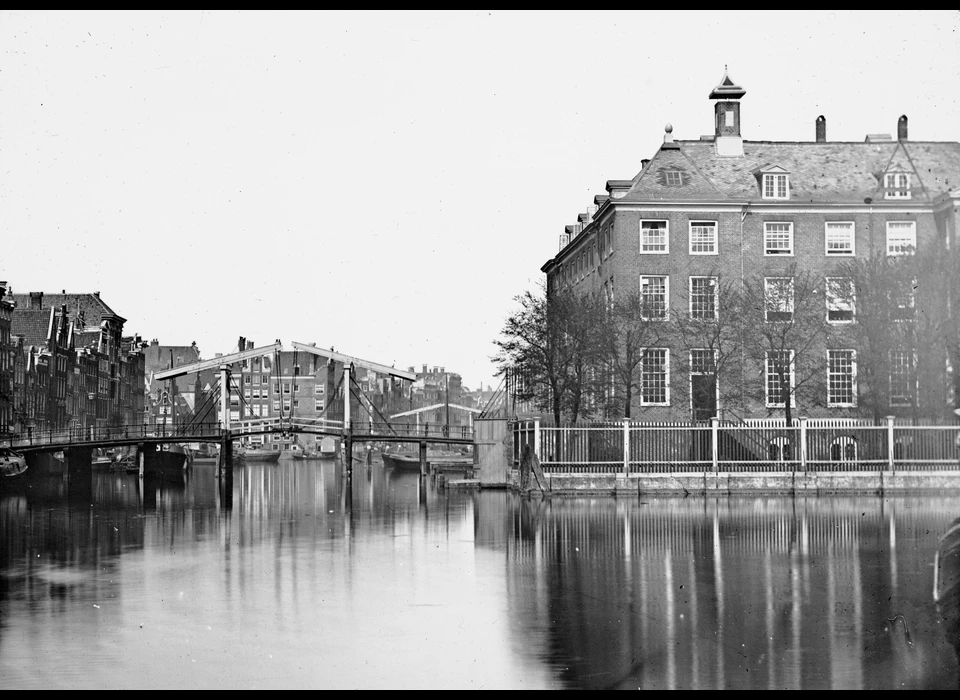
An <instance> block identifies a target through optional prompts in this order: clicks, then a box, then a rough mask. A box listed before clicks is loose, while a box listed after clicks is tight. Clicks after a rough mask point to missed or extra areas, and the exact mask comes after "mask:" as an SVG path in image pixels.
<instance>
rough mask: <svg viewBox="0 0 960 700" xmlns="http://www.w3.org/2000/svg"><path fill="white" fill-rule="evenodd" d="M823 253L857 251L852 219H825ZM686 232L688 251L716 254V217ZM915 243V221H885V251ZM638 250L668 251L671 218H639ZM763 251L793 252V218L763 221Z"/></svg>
mask: <svg viewBox="0 0 960 700" xmlns="http://www.w3.org/2000/svg"><path fill="white" fill-rule="evenodd" d="M824 227H825V229H824V253H825V254H826V255H828V256H831V257H837V256H841V257H843V256H853V255H856V235H855V234H856V226H855V224H854V223H853V222H852V221H828V222H826V223H825V224H824ZM689 228H690V231H689V236H688V251H689V253H690V255H718V254H719V253H720V244H719V239H718V232H717V222H716V221H691V222H690V226H689ZM916 247H917V223H916V222H915V221H888V222H887V229H886V251H887V255H910V254H912V252H913V251H914V250H915V249H916ZM640 252H641V253H644V254H646V255H667V254H669V253H670V222H669V221H667V220H663V219H657V220H647V219H644V220H642V221H641V222H640ZM763 254H764V255H765V256H784V255H787V256H790V255H794V254H795V246H794V236H793V222H791V221H766V222H764V224H763Z"/></svg>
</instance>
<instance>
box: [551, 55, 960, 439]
mask: <svg viewBox="0 0 960 700" xmlns="http://www.w3.org/2000/svg"><path fill="white" fill-rule="evenodd" d="M745 94H746V91H745V90H744V89H743V88H742V87H740V86H738V85H736V84H735V83H734V82H733V81H732V80H731V79H730V77H729V75H727V74H726V72H725V74H724V76H723V79H722V81H721V83H720V84H719V85H718V86H717V87H715V88H714V89H713V90H712V91H711V92H710V94H709V99H710V100H712V101H713V105H714V106H713V111H714V115H713V118H714V132H713V134H712V135H708V136H700V137H699V138H697V139H693V140H685V139H680V138H675V136H674V134H673V133H672V128H671V126H670V125H669V124H668V125H667V126H666V133H665V135H664V138H663V144H662V145H661V146H660V148H659V150H658V151H657V152H656V153H655V154H653V156H652V158H650V159H649V160H642V161H641V170H640V171H639V172H638V173H637V175H636V176H635V177H634V178H632V179H630V180H609V181H607V183H606V191H607V193H606V195H599V196H597V197H595V199H594V202H593V204H594V206H592V207H590V208H589V210H588V211H587V212H586V213H584V214H581V215H580V216H579V217H578V222H577V224H575V225H572V226H567V227H566V228H565V230H564V233H563V234H562V235H561V236H560V250H559V252H558V253H557V254H556V255H555V256H554V257H553V258H551V259H550V260H549V261H547V262H546V264H544V265H543V267H542V268H541V270H542V272H544V273H545V274H546V277H547V290H548V291H547V293H548V294H556V293H557V292H558V291H559V290H564V289H572V290H575V291H578V292H581V293H586V292H596V293H599V294H602V295H604V296H605V297H606V299H607V300H608V302H612V301H613V300H615V299H616V298H618V297H619V296H620V295H623V294H626V293H629V292H630V291H631V290H640V292H641V294H642V298H643V299H644V306H645V308H647V309H648V313H650V314H651V315H652V316H655V317H658V320H662V321H669V320H670V319H671V318H676V317H675V316H674V315H676V314H681V315H684V316H683V317H684V318H691V317H693V318H697V317H699V318H701V319H703V318H705V317H711V318H712V317H719V313H720V311H722V310H723V308H724V307H723V305H724V299H723V298H722V297H719V298H718V296H717V289H718V288H722V287H718V285H719V284H720V280H723V281H724V282H732V283H733V284H734V285H740V286H741V287H742V285H744V284H746V283H747V281H748V280H750V279H751V278H753V277H762V280H763V281H762V284H764V285H766V287H764V288H765V289H767V288H772V287H775V286H776V285H777V284H783V287H782V288H783V289H786V290H788V292H789V295H792V294H793V287H792V285H793V278H792V277H790V279H786V278H787V277H789V276H790V275H796V274H800V271H803V270H807V271H813V272H815V273H816V274H818V275H820V276H821V279H822V280H823V281H824V287H823V294H822V298H821V299H822V300H821V305H822V313H823V319H824V322H825V323H826V324H827V329H826V333H825V337H826V340H825V341H824V347H823V348H822V349H821V350H820V351H818V352H820V353H821V357H822V373H823V376H822V378H821V379H822V381H821V382H819V383H818V384H817V389H816V390H814V389H813V388H811V389H804V390H801V389H800V388H797V390H796V396H795V397H794V398H793V399H792V400H793V401H794V403H792V404H791V405H796V412H795V413H794V415H808V416H811V417H813V416H838V417H840V416H848V417H849V416H857V415H859V416H863V415H864V414H866V413H869V414H870V416H871V417H873V416H876V415H884V414H890V415H898V416H899V415H905V416H906V415H912V416H914V417H916V418H920V419H923V420H931V421H935V422H942V421H945V420H948V421H952V420H953V417H952V408H953V407H954V406H955V405H956V401H957V398H956V397H957V391H956V382H957V372H955V371H954V369H955V368H958V363H960V349H958V337H957V336H958V331H957V327H958V325H960V324H958V319H957V301H958V285H960V282H958V279H960V269H958V265H957V260H958V258H957V246H958V238H957V236H958V207H960V143H957V142H927V141H911V140H909V138H908V121H907V117H906V116H901V117H900V118H899V121H898V123H897V124H896V137H893V136H892V135H888V134H868V135H867V136H866V137H865V138H864V140H863V141H859V142H836V141H829V140H828V139H827V120H826V118H825V117H824V116H818V117H816V118H815V120H813V124H812V128H811V137H812V140H811V141H804V142H788V141H751V140H748V139H747V138H745V136H747V135H745V134H742V133H741V107H742V103H741V99H742V98H743V97H744V95H745ZM902 256H915V258H916V260H917V264H918V265H920V262H921V260H922V261H926V262H924V263H923V265H926V267H923V265H920V266H919V267H918V268H917V269H918V270H921V272H920V273H918V274H917V276H916V278H915V279H914V280H913V285H912V286H913V287H914V289H913V290H907V292H905V293H904V294H903V295H899V298H897V299H891V300H890V305H891V307H892V308H891V309H890V311H889V315H888V322H889V323H893V324H897V323H900V324H902V323H907V324H914V327H915V329H916V330H915V332H914V333H913V334H912V336H911V334H909V333H904V332H903V331H902V330H901V331H900V332H899V335H898V336H897V337H900V338H910V337H912V338H913V340H912V341H910V342H908V343H907V345H912V346H909V347H899V346H897V344H896V343H892V344H891V346H890V347H887V348H883V353H884V356H883V358H882V359H880V360H878V359H876V358H877V357H879V353H878V348H877V347H874V348H872V350H871V352H872V354H871V357H873V358H874V359H873V360H871V361H872V362H873V364H872V365H871V366H869V367H868V366H867V365H866V363H867V359H868V358H867V354H868V353H867V348H865V347H862V346H863V343H864V341H863V333H861V332H859V331H862V330H864V326H863V325H860V326H857V324H858V323H859V324H862V323H863V322H865V318H866V312H867V309H866V308H865V307H864V308H861V307H862V306H863V304H861V302H863V301H864V300H863V299H860V298H858V297H859V296H861V295H863V294H866V293H867V292H869V291H870V290H868V289H866V288H865V287H863V285H861V284H860V283H859V281H858V283H857V286H854V285H852V283H851V285H850V286H849V289H850V290H851V294H850V295H849V296H847V297H845V298H842V299H841V298H840V296H839V295H838V294H837V293H830V291H829V289H830V287H829V285H828V283H829V282H830V281H831V278H832V277H833V276H836V275H838V274H839V273H838V272H837V270H839V269H850V268H849V267H843V265H844V263H850V261H858V262H860V263H863V264H865V265H866V264H867V263H868V261H869V264H871V265H880V264H882V263H883V262H884V260H887V261H890V260H893V259H894V258H898V257H902ZM834 281H836V280H834ZM849 281H850V280H845V279H842V280H840V282H841V283H843V284H846V283H847V282H849ZM842 288H843V289H846V288H847V287H842ZM789 295H788V296H787V298H784V299H783V300H782V305H783V308H782V309H781V311H782V312H786V313H789V312H792V306H791V304H792V303H793V301H792V297H790V296H789ZM906 297H909V298H906ZM768 303H769V300H768ZM861 311H862V312H863V313H861ZM768 318H769V315H768ZM924 323H925V324H926V325H927V326H928V327H929V328H927V330H923V328H922V324H924ZM666 325H667V324H665V327H666ZM898 329H902V326H898ZM754 330H755V329H754ZM745 332H750V329H745ZM924 333H927V335H923V334H924ZM931 333H932V334H933V335H930V334H931ZM670 337H671V336H670V334H669V333H664V334H663V335H662V340H660V341H658V347H656V348H647V353H646V355H645V357H644V361H643V366H642V382H641V383H640V384H641V388H640V390H639V393H640V395H639V396H638V397H637V398H636V400H635V402H633V404H632V406H633V407H634V410H633V412H632V415H633V416H634V417H639V418H641V419H644V420H663V419H669V420H678V419H689V418H691V417H693V418H706V417H709V416H711V415H716V414H717V413H718V412H719V413H721V414H722V413H723V410H724V408H725V403H726V404H727V406H726V407H727V408H730V402H729V401H728V400H727V399H728V397H731V396H734V395H738V393H742V392H740V389H742V388H743V385H744V383H746V382H751V381H754V382H757V386H759V387H760V390H759V391H758V392H755V393H754V395H753V396H754V398H752V399H750V400H745V401H744V402H743V404H742V405H741V406H740V407H739V408H738V413H740V412H742V414H741V415H742V416H743V417H765V416H771V415H772V416H777V417H781V416H782V412H778V409H780V408H782V406H783V405H784V401H785V400H786V399H785V398H784V397H785V395H786V394H785V393H784V392H783V391H781V389H782V387H781V386H778V384H777V377H776V376H773V374H772V372H771V367H770V362H769V361H768V362H767V363H766V364H767V366H764V363H763V362H762V361H759V360H756V359H754V360H752V361H751V360H750V358H749V357H747V356H746V355H745V358H744V360H743V361H742V362H737V363H736V365H738V366H737V367H735V368H734V371H730V370H729V369H728V370H724V371H719V372H717V373H715V379H714V380H712V381H708V382H707V390H703V386H704V383H703V382H699V385H700V391H698V390H697V387H696V386H695V385H697V384H698V382H697V380H696V378H697V376H698V375H703V374H709V372H708V371H706V368H707V366H708V365H709V364H710V362H709V357H706V358H705V357H703V356H702V355H703V352H704V351H699V352H700V355H698V354H697V353H698V350H697V349H695V348H693V349H692V348H690V347H689V344H687V345H684V344H682V343H680V342H679V340H678V339H677V338H676V337H674V338H673V340H671V339H670ZM875 344H876V343H875ZM793 352H794V351H793V350H790V353H791V356H792V353H793ZM798 352H799V351H798ZM958 369H960V368H958ZM780 376H781V377H782V376H783V375H780ZM868 379H869V381H870V382H871V385H870V386H871V393H870V399H871V402H872V405H871V406H870V407H867V406H866V405H865V404H866V396H867V385H866V381H867V380H868ZM788 381H794V379H792V378H787V379H784V382H788ZM761 382H762V384H761ZM810 386H811V387H813V386H814V384H813V383H811V385H810ZM691 387H693V388H691ZM618 390H621V389H620V388H618V387H617V386H616V385H615V384H613V385H612V386H611V388H610V391H612V392H616V391H618ZM805 391H806V393H804V392H805ZM880 404H883V405H880Z"/></svg>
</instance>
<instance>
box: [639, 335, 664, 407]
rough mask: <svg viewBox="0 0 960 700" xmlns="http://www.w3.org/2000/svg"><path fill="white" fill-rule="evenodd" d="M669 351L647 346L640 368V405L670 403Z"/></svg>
mask: <svg viewBox="0 0 960 700" xmlns="http://www.w3.org/2000/svg"><path fill="white" fill-rule="evenodd" d="M669 372H670V351H669V350H668V349H666V348H648V349H647V351H646V352H645V353H644V355H643V361H642V362H641V368H640V381H641V383H640V405H641V406H669V405H670V383H669Z"/></svg>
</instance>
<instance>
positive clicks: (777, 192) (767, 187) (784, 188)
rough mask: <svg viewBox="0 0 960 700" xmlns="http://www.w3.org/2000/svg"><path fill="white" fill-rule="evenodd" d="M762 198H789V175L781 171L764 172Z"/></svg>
mask: <svg viewBox="0 0 960 700" xmlns="http://www.w3.org/2000/svg"><path fill="white" fill-rule="evenodd" d="M763 198H764V199H789V198H790V181H789V176H788V175H785V174H781V173H772V174H771V173H764V175H763Z"/></svg>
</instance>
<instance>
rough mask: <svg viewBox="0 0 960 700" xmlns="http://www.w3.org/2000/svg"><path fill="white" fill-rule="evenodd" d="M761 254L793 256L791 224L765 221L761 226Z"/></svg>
mask: <svg viewBox="0 0 960 700" xmlns="http://www.w3.org/2000/svg"><path fill="white" fill-rule="evenodd" d="M763 254H764V255H793V224H792V223H789V222H785V221H767V222H765V223H764V224H763Z"/></svg>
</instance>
